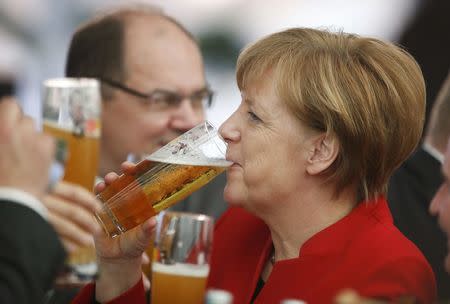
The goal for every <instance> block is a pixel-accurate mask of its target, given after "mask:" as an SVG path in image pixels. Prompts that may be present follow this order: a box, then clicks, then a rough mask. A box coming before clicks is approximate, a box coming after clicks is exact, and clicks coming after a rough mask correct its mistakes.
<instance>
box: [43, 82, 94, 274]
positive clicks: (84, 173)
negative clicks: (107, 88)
mask: <svg viewBox="0 0 450 304" xmlns="http://www.w3.org/2000/svg"><path fill="white" fill-rule="evenodd" d="M42 97H43V98H42V99H43V131H44V132H46V133H48V134H50V135H52V136H53V137H54V138H55V139H56V141H57V147H64V151H65V153H64V154H65V155H64V157H58V160H59V162H61V159H64V163H63V164H61V165H60V166H58V167H62V168H64V169H63V171H64V173H63V180H65V181H68V182H71V183H75V184H78V185H81V186H82V187H84V188H86V189H87V190H89V191H92V189H93V186H94V181H95V177H96V175H97V168H98V157H99V139H100V132H101V124H100V113H101V97H100V84H99V82H98V81H97V80H95V79H89V78H55V79H48V80H46V81H44V83H43V93H42ZM93 220H94V219H93ZM67 266H69V267H68V269H67V271H68V273H67V274H68V275H70V276H73V280H74V281H76V280H77V279H78V278H84V277H86V279H89V278H90V277H91V276H92V275H94V274H95V273H96V271H97V267H96V264H95V249H94V247H93V246H89V247H83V248H80V249H79V250H78V251H76V252H74V253H72V254H71V255H70V256H69V257H68V261H67ZM59 279H61V281H65V280H66V279H67V276H61V277H59Z"/></svg>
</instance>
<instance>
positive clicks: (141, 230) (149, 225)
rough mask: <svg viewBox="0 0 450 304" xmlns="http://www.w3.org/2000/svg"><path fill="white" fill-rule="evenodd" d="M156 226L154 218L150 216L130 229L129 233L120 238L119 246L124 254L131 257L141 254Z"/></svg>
mask: <svg viewBox="0 0 450 304" xmlns="http://www.w3.org/2000/svg"><path fill="white" fill-rule="evenodd" d="M155 227H156V218H155V217H152V218H150V219H148V220H146V221H145V222H144V223H143V224H141V225H139V226H137V227H136V228H134V229H132V230H131V231H130V232H129V234H125V235H123V237H122V238H121V239H120V248H121V250H122V253H123V254H124V255H127V256H129V257H132V258H136V257H139V256H142V253H143V252H144V251H145V249H146V248H147V247H148V245H149V244H150V241H151V240H152V235H153V231H154V229H155Z"/></svg>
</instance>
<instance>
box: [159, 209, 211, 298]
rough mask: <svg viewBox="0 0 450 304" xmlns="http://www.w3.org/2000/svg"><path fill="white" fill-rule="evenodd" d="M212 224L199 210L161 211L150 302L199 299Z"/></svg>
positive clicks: (205, 276)
mask: <svg viewBox="0 0 450 304" xmlns="http://www.w3.org/2000/svg"><path fill="white" fill-rule="evenodd" d="M213 226H214V220H213V219H212V218H211V217H209V216H206V215H202V214H191V213H184V212H165V213H164V214H163V216H162V217H161V218H160V221H159V222H158V227H157V232H156V238H155V248H154V253H153V263H152V289H151V298H152V300H151V303H152V304H177V303H203V298H204V294H205V287H206V280H207V277H208V274H209V257H210V254H211V245H212V236H213Z"/></svg>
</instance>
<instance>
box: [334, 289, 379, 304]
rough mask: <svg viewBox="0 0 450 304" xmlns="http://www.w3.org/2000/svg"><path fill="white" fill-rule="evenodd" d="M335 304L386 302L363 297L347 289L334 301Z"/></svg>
mask: <svg viewBox="0 0 450 304" xmlns="http://www.w3.org/2000/svg"><path fill="white" fill-rule="evenodd" d="M334 303H335V304H383V303H386V302H382V301H378V300H372V299H367V298H363V297H361V296H360V295H359V294H358V293H357V292H356V291H354V290H352V289H346V290H343V291H341V292H340V293H339V294H338V295H337V296H336V298H335V299H334Z"/></svg>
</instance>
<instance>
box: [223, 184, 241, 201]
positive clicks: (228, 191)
mask: <svg viewBox="0 0 450 304" xmlns="http://www.w3.org/2000/svg"><path fill="white" fill-rule="evenodd" d="M223 198H224V200H225V201H226V202H227V203H228V204H230V205H233V206H241V205H242V202H243V197H242V191H237V190H236V189H234V188H233V187H230V186H229V185H228V184H227V185H226V186H225V189H224V191H223Z"/></svg>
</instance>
